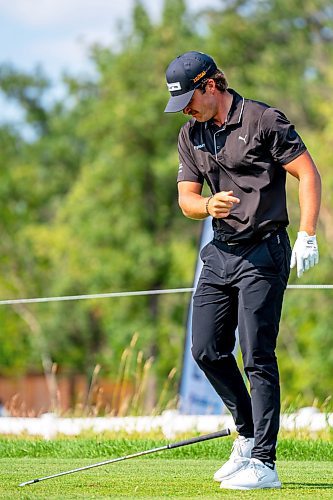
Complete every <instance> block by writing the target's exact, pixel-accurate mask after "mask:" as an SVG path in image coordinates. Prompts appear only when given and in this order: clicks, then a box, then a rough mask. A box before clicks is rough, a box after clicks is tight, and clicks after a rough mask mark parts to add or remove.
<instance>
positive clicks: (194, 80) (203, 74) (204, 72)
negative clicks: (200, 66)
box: [193, 71, 207, 83]
mask: <svg viewBox="0 0 333 500" xmlns="http://www.w3.org/2000/svg"><path fill="white" fill-rule="evenodd" d="M206 73H207V71H202V72H201V73H199V74H198V75H197V76H196V77H195V78H193V83H197V81H198V80H200V78H202V77H203V76H205V74H206Z"/></svg>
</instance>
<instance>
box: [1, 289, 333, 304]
mask: <svg viewBox="0 0 333 500" xmlns="http://www.w3.org/2000/svg"><path fill="white" fill-rule="evenodd" d="M287 288H299V289H333V285H288V286H287ZM194 290H195V288H170V289H166V290H141V291H138V292H113V293H92V294H89V295H65V296H63V297H39V298H35V299H9V300H0V306H4V305H11V304H12V305H13V304H34V303H38V302H64V301H68V300H87V299H109V298H113V297H133V296H138V295H139V296H144V295H163V294H168V293H169V294H170V293H188V292H194Z"/></svg>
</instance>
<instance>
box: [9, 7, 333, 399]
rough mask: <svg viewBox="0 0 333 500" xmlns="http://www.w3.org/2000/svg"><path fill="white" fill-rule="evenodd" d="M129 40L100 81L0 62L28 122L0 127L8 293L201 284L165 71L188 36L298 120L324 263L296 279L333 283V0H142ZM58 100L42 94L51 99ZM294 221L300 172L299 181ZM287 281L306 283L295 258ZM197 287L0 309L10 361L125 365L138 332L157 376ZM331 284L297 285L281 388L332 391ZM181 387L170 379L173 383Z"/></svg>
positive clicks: (101, 59) (191, 46)
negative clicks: (192, 1) (213, 1)
mask: <svg viewBox="0 0 333 500" xmlns="http://www.w3.org/2000/svg"><path fill="white" fill-rule="evenodd" d="M119 39H120V40H121V43H120V48H118V49H117V50H114V49H113V48H112V47H104V46H98V45H96V46H93V47H91V51H90V54H88V55H87V57H88V56H89V57H90V58H91V59H92V60H93V62H94V66H95V73H96V77H95V78H94V79H93V80H91V81H86V80H82V79H80V78H79V77H76V76H75V75H64V77H63V81H64V84H65V85H66V96H65V98H64V99H62V100H61V101H56V102H55V101H52V104H50V103H49V100H47V99H46V97H47V96H48V92H49V91H50V88H51V82H50V81H49V80H48V78H47V76H46V75H44V74H43V73H42V71H41V70H36V71H33V72H31V73H29V74H28V73H23V72H22V71H20V70H19V69H17V68H14V67H12V66H10V65H1V66H0V89H1V91H2V92H3V93H4V94H5V96H6V98H7V99H11V100H14V101H15V102H16V103H17V105H18V106H19V107H20V108H22V109H23V110H24V111H25V123H24V127H25V130H26V129H27V128H28V129H29V131H30V134H29V139H27V137H26V134H24V133H23V130H24V129H22V128H17V127H14V126H13V125H11V124H10V123H2V125H1V127H0V162H1V169H0V177H1V179H0V197H1V202H2V203H1V210H2V216H1V220H0V228H1V236H2V237H1V238H0V254H1V259H0V294H1V297H2V298H18V297H36V296H52V295H74V294H81V293H103V292H109V291H126V290H145V289H147V290H148V289H163V288H172V287H179V286H192V280H193V271H194V266H195V261H196V257H197V243H198V238H199V235H200V230H201V227H200V223H199V222H196V221H190V220H186V219H185V218H184V217H183V216H182V214H181V213H180V210H179V208H178V205H177V188H176V172H177V163H178V161H177V148H176V142H177V135H178V130H179V127H180V126H181V124H182V123H183V122H184V120H185V118H184V117H183V116H182V115H181V114H176V115H172V116H170V115H164V114H163V110H164V107H165V104H166V101H167V98H168V95H167V91H166V87H165V80H164V72H165V68H166V67H167V65H168V63H169V62H170V61H171V60H172V59H173V58H174V57H175V56H176V55H178V54H180V53H182V52H184V51H186V50H202V51H206V52H208V53H210V54H211V55H212V56H213V57H214V58H215V59H216V60H217V61H218V63H219V65H220V67H221V68H222V69H223V70H224V71H225V72H226V75H227V77H228V80H229V82H230V86H231V87H233V88H236V89H237V91H238V92H240V93H241V94H243V95H245V96H246V97H249V98H253V99H259V100H261V101H265V102H269V103H270V104H272V105H274V106H276V107H279V108H280V109H282V110H283V111H285V113H286V114H287V116H288V117H289V118H290V119H291V120H292V121H293V122H294V123H296V124H297V129H298V131H299V132H300V134H301V135H302V137H303V139H304V141H305V142H306V144H307V145H308V147H309V149H310V152H311V153H312V155H313V157H314V159H315V161H316V163H317V165H318V167H319V169H320V171H321V174H322V178H323V187H324V196H323V208H322V212H321V219H320V224H319V228H318V239H319V246H320V253H321V256H320V265H319V266H317V267H316V268H315V269H314V270H312V271H311V272H309V273H306V274H305V276H304V278H302V280H297V283H326V284H330V283H332V282H333V267H332V258H333V253H332V248H333V207H332V201H331V200H332V191H333V175H332V172H331V165H332V163H333V148H332V145H333V139H332V137H333V118H332V116H333V101H332V99H331V94H332V83H333V70H332V68H333V64H332V63H333V44H332V42H333V8H332V3H331V1H330V0H304V1H302V2H289V1H287V0H251V1H246V0H226V1H223V2H222V1H221V6H220V8H218V9H216V10H207V11H204V12H201V13H200V14H199V15H197V16H195V17H194V16H190V14H189V12H187V9H186V5H185V2H184V1H183V0H164V8H163V13H162V16H161V19H160V20H159V21H158V22H155V23H153V22H152V20H151V19H150V18H149V15H148V13H147V12H146V11H145V9H144V7H143V6H142V4H141V3H140V1H137V2H136V3H135V7H134V9H133V13H132V29H131V31H130V33H129V34H126V35H124V34H123V33H119ZM46 103H47V104H46ZM288 191H289V213H290V220H291V225H290V236H291V239H294V238H295V234H296V232H297V225H298V217H299V211H298V200H297V182H296V181H295V180H293V179H291V180H288ZM290 283H296V277H295V272H293V273H292V275H291V278H290ZM188 300H189V296H188V295H170V296H150V297H141V298H137V297H134V298H121V299H112V300H99V301H97V300H95V301H79V302H68V303H62V304H48V305H47V304H40V305H33V306H32V305H29V306H26V305H20V306H15V307H12V308H10V307H7V306H6V307H4V306H2V307H1V308H0V322H1V330H0V342H1V346H2V349H1V350H0V372H1V374H3V375H18V374H23V373H26V372H31V371H37V372H38V371H41V370H42V368H44V370H46V371H47V370H50V366H51V364H52V363H53V362H56V363H57V364H58V366H59V369H60V370H61V371H62V372H63V373H68V374H75V373H79V372H80V373H82V372H83V373H86V374H87V376H90V374H91V373H92V371H93V369H94V367H95V366H96V364H97V363H99V364H101V366H102V372H103V373H104V374H109V375H110V376H112V377H116V376H117V369H118V366H119V358H120V355H121V352H122V351H123V349H124V348H125V347H126V346H127V345H128V344H129V343H130V340H131V338H132V336H133V333H134V332H137V333H138V334H139V340H138V346H139V348H140V349H142V352H143V353H144V355H145V357H147V358H148V357H151V356H153V357H154V360H155V362H154V367H155V378H156V383H155V385H153V386H152V387H153V389H152V390H155V389H154V388H155V387H156V386H157V387H160V386H161V385H162V381H163V380H164V379H165V378H166V377H167V375H168V373H169V372H170V370H171V369H172V368H173V367H176V368H178V378H179V374H180V367H181V362H182V350H183V343H184V330H185V329H184V324H185V319H186V313H187V304H188ZM331 305H332V291H330V290H328V291H320V290H316V291H313V290H312V291H299V290H288V291H287V293H286V300H285V306H284V313H283V318H282V325H281V334H280V338H279V348H278V355H279V360H280V370H281V378H282V387H283V392H284V399H286V400H288V399H290V401H292V400H294V399H295V397H296V396H297V395H299V394H302V397H303V398H304V400H305V401H306V402H307V403H311V402H312V401H313V399H314V398H315V397H316V398H319V400H320V401H324V400H325V398H327V396H329V395H330V393H331V392H332V369H333V337H332V335H331V330H332V313H331V311H332V309H331ZM174 390H175V389H174Z"/></svg>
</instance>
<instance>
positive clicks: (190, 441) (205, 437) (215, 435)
mask: <svg viewBox="0 0 333 500" xmlns="http://www.w3.org/2000/svg"><path fill="white" fill-rule="evenodd" d="M229 434H230V430H229V429H224V430H222V431H218V432H213V433H212V434H204V435H203V436H198V437H195V438H190V439H186V440H184V441H178V442H176V443H170V444H167V445H165V446H160V447H158V448H152V449H151V450H145V451H139V452H137V453H133V454H131V455H125V456H123V457H118V458H112V459H110V460H105V461H104V462H98V463H96V464H91V465H86V466H84V467H79V468H77V469H72V470H68V471H65V472H58V474H52V475H51V476H45V477H40V478H37V479H32V480H31V481H26V482H25V483H21V484H20V485H19V486H27V485H28V484H35V483H39V482H41V481H46V480H47V479H53V478H55V477H60V476H66V475H68V474H74V473H75V472H80V471H84V470H88V469H93V468H94V467H101V466H102V465H108V464H112V463H115V462H122V461H123V460H129V459H130V458H136V457H141V456H143V455H149V454H150V453H156V452H158V451H163V450H171V449H173V448H179V447H180V446H187V445H189V444H195V443H200V442H201V441H207V440H208V439H216V438H219V437H223V436H228V435H229Z"/></svg>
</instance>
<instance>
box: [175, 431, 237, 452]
mask: <svg viewBox="0 0 333 500" xmlns="http://www.w3.org/2000/svg"><path fill="white" fill-rule="evenodd" d="M229 434H230V429H223V430H221V431H217V432H212V433H211V434H204V435H203V436H197V437H194V438H190V439H184V440H183V441H177V443H170V444H168V449H169V450H171V449H172V448H179V446H186V445H187V444H194V443H200V441H207V440H208V439H216V438H219V437H224V436H229Z"/></svg>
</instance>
